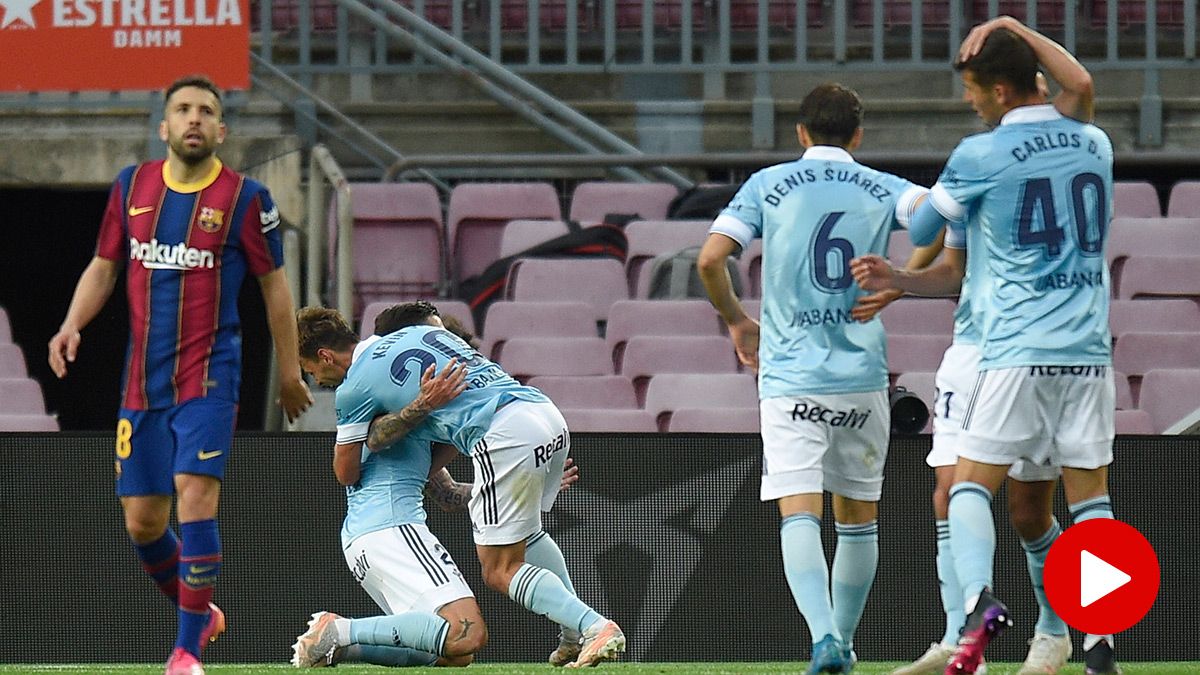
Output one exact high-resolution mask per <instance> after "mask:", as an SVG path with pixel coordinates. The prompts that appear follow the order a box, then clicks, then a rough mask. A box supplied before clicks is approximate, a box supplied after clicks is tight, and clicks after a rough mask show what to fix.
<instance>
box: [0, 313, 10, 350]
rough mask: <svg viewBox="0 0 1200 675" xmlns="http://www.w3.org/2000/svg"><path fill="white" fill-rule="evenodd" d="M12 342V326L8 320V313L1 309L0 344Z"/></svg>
mask: <svg viewBox="0 0 1200 675" xmlns="http://www.w3.org/2000/svg"><path fill="white" fill-rule="evenodd" d="M9 342H12V324H11V323H10V322H9V320H8V312H7V311H5V309H4V308H3V307H0V344H6V343H9Z"/></svg>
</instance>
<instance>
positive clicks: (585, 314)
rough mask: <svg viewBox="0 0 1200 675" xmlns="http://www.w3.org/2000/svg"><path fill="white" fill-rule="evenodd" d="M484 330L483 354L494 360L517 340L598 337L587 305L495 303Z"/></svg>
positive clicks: (593, 317) (592, 311) (490, 310)
mask: <svg viewBox="0 0 1200 675" xmlns="http://www.w3.org/2000/svg"><path fill="white" fill-rule="evenodd" d="M483 329H484V333H483V337H484V339H483V348H482V349H480V351H481V352H483V354H484V356H487V357H488V358H491V359H493V360H495V359H497V358H500V355H501V354H502V353H503V351H504V343H505V342H506V341H508V340H510V339H512V338H516V337H528V336H530V335H537V336H541V337H589V338H592V337H596V318H595V315H594V310H593V309H592V306H591V305H589V304H587V303H586V302H495V303H492V305H491V306H490V307H488V313H487V318H486V319H484V322H483Z"/></svg>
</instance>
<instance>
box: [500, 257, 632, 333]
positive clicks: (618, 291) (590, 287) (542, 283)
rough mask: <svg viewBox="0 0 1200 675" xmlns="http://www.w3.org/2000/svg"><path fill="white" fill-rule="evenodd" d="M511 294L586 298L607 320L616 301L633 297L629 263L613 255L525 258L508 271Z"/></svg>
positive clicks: (516, 296) (555, 298) (538, 298)
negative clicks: (627, 276) (627, 273)
mask: <svg viewBox="0 0 1200 675" xmlns="http://www.w3.org/2000/svg"><path fill="white" fill-rule="evenodd" d="M507 293H508V299H510V300H519V301H538V302H546V301H563V300H579V301H583V302H586V303H588V304H590V305H591V306H592V312H593V318H595V320H596V321H604V320H605V318H606V317H607V316H608V309H609V307H611V306H612V304H613V303H614V302H616V301H618V300H627V299H628V298H629V287H628V286H627V285H626V283H625V266H624V265H622V264H621V263H620V261H618V260H615V259H613V258H523V259H520V260H517V261H516V262H514V263H513V266H512V267H511V268H510V269H509V271H508V287H507Z"/></svg>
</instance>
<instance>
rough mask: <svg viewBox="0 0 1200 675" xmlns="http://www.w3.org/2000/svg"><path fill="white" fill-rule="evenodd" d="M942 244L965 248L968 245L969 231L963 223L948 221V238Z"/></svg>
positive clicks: (949, 246) (948, 246)
mask: <svg viewBox="0 0 1200 675" xmlns="http://www.w3.org/2000/svg"><path fill="white" fill-rule="evenodd" d="M942 245H943V246H945V247H946V248H957V249H963V248H966V247H967V231H966V229H964V228H963V224H962V223H953V222H951V223H947V224H946V238H945V240H943V242H942Z"/></svg>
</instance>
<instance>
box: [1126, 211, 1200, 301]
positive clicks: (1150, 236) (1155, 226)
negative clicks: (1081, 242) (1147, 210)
mask: <svg viewBox="0 0 1200 675" xmlns="http://www.w3.org/2000/svg"><path fill="white" fill-rule="evenodd" d="M1147 255H1154V256H1158V255H1165V256H1177V255H1193V256H1200V218H1113V220H1112V223H1111V224H1110V225H1109V235H1108V242H1107V243H1106V245H1105V257H1106V258H1107V260H1108V264H1109V266H1110V269H1111V271H1112V289H1113V293H1114V297H1120V296H1119V295H1117V292H1118V291H1119V290H1120V286H1121V281H1122V276H1123V274H1124V271H1125V263H1126V261H1127V260H1128V259H1130V258H1133V257H1139V256H1147Z"/></svg>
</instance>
